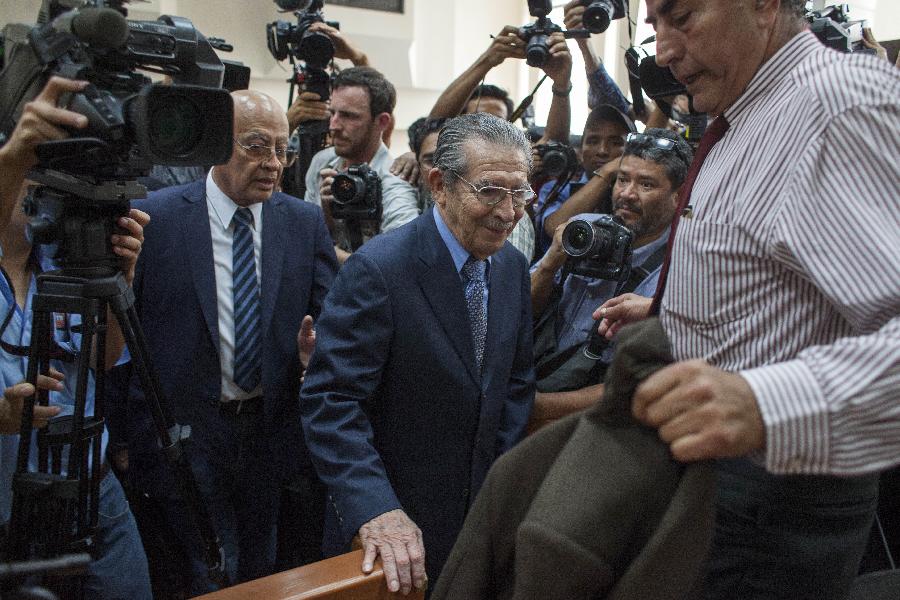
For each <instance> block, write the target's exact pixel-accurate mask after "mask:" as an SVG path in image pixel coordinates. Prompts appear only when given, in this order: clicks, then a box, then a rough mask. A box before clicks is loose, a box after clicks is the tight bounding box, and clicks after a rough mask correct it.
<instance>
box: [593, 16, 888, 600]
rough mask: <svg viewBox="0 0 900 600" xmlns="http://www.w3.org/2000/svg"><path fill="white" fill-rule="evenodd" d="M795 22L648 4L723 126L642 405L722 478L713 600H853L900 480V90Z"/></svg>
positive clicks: (671, 54)
mask: <svg viewBox="0 0 900 600" xmlns="http://www.w3.org/2000/svg"><path fill="white" fill-rule="evenodd" d="M803 5H804V2H802V1H801V0H647V8H648V11H647V17H648V18H647V20H648V22H649V23H651V24H652V25H653V26H654V28H655V29H656V31H657V52H658V54H657V61H658V63H659V64H661V65H662V66H668V67H670V68H671V69H672V71H673V73H674V75H675V76H676V77H677V78H678V79H679V80H680V81H681V82H682V83H684V84H685V85H686V87H687V91H688V93H689V94H691V95H692V96H693V99H694V106H695V108H696V109H697V110H700V111H705V112H707V113H709V114H711V115H716V116H719V117H722V118H724V119H725V120H726V121H727V124H728V127H727V128H726V130H725V133H724V136H723V137H722V138H721V140H720V141H718V143H716V144H715V145H714V146H713V147H712V149H711V151H710V152H709V154H708V155H707V157H706V159H705V162H703V165H702V168H701V169H700V171H699V174H698V176H697V178H696V181H695V182H694V184H693V187H692V191H691V192H690V194H691V195H690V204H691V208H690V210H689V211H686V212H685V213H684V215H683V217H682V218H681V220H680V224H679V225H678V228H677V230H676V231H675V237H674V247H673V253H672V261H671V271H670V273H669V277H668V285H667V286H666V288H665V293H664V296H663V298H662V304H661V313H660V315H661V318H662V321H663V325H664V327H665V329H666V331H667V333H668V335H669V337H670V339H671V342H672V346H673V353H674V355H675V357H676V359H678V360H679V361H680V362H678V363H676V364H675V365H672V366H670V367H669V368H667V369H663V370H661V371H660V372H658V373H657V374H655V375H654V376H653V377H651V378H649V379H648V380H647V381H646V382H644V384H643V385H642V386H641V387H640V388H639V389H638V391H637V393H636V395H635V403H634V413H635V415H636V416H637V417H638V418H639V419H640V420H642V421H643V422H644V423H646V424H648V425H651V426H653V427H657V428H658V429H659V434H660V437H661V438H662V439H663V440H665V441H666V442H667V443H669V444H670V446H671V449H672V453H673V455H674V456H675V457H676V458H677V459H679V460H682V461H692V460H701V459H719V460H720V469H719V472H720V478H719V494H718V504H719V510H718V516H717V531H716V539H715V541H714V545H713V550H712V551H711V553H710V560H709V574H708V577H707V590H706V594H707V597H708V598H742V599H743V598H763V597H764V598H841V597H843V595H842V594H843V593H844V592H845V591H846V589H847V587H848V586H849V584H850V582H851V581H852V578H853V577H854V576H855V574H856V569H857V566H858V563H859V558H860V555H861V554H862V550H863V547H864V545H865V542H866V539H867V535H868V531H869V527H870V523H871V520H872V515H873V511H874V505H875V498H876V493H877V479H876V477H877V475H876V473H877V472H878V471H879V470H883V469H885V468H887V467H890V466H892V465H894V464H897V463H898V462H900V317H898V315H900V276H898V273H900V252H898V251H897V250H898V248H900V209H898V198H900V183H898V182H900V168H898V164H897V161H896V157H897V156H898V155H900V147H898V135H897V133H898V131H900V105H898V98H900V72H898V71H897V70H895V69H894V67H892V66H891V65H889V63H887V62H885V61H879V60H877V59H875V58H874V57H870V56H860V55H844V54H839V53H837V52H834V51H831V50H827V49H825V48H824V47H823V46H822V45H821V44H820V43H819V41H818V40H817V39H816V38H815V37H814V36H813V34H811V33H810V32H809V31H807V30H806V24H805V21H804V20H803V18H802V13H803ZM603 310H605V313H604V314H603V315H602V316H604V317H606V319H607V320H608V322H607V323H605V324H604V326H601V328H608V327H610V326H612V327H613V329H615V327H616V326H617V325H618V323H616V322H615V321H616V320H621V319H622V318H623V317H625V314H624V313H629V312H630V314H631V315H634V314H635V313H636V312H640V311H635V310H633V306H631V305H629V304H628V303H622V304H621V305H618V306H611V307H606V308H605V309H603ZM645 310H646V307H645ZM625 318H627V317H625Z"/></svg>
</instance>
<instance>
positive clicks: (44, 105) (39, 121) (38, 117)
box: [2, 76, 87, 171]
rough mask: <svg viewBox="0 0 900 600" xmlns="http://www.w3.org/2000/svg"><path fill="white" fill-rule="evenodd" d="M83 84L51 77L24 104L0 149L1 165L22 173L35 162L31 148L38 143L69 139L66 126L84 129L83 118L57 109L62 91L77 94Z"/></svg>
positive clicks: (84, 83) (84, 122)
mask: <svg viewBox="0 0 900 600" xmlns="http://www.w3.org/2000/svg"><path fill="white" fill-rule="evenodd" d="M86 85H87V82H86V81H75V80H72V79H64V78H62V77H56V76H54V77H51V78H50V79H49V80H48V81H47V85H45V86H44V89H43V90H41V93H40V94H38V95H37V96H35V98H34V100H32V101H31V102H28V103H27V104H25V107H24V109H23V110H22V116H21V117H19V121H18V123H16V127H15V129H13V132H12V135H11V136H10V138H9V141H8V142H7V143H6V144H5V145H4V146H3V149H2V152H3V159H4V162H3V166H4V167H7V168H8V167H9V166H13V165H15V166H18V167H20V168H21V169H23V171H24V170H25V169H29V168H31V167H33V166H34V165H35V164H36V163H37V156H36V155H35V153H34V148H35V146H37V145H38V144H40V143H41V142H46V141H49V140H61V139H65V138H67V137H69V133H68V132H67V131H65V129H63V128H66V127H70V128H72V129H81V128H83V127H85V126H87V117H85V116H84V115H80V114H78V113H76V112H73V111H71V110H66V109H64V108H60V107H59V106H57V103H58V102H59V99H60V97H61V96H62V95H63V94H64V93H66V92H79V91H81V90H82V89H84V87H85V86H86Z"/></svg>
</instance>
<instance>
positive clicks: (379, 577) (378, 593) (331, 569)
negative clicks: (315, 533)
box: [199, 550, 425, 600]
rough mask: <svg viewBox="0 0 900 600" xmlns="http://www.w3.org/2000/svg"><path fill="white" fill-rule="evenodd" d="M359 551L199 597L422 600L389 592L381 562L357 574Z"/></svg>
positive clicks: (206, 599) (220, 599)
mask: <svg viewBox="0 0 900 600" xmlns="http://www.w3.org/2000/svg"><path fill="white" fill-rule="evenodd" d="M362 559H363V551H362V550H354V551H353V552H349V553H347V554H341V555H340V556H335V557H334V558H328V559H325V560H322V561H319V562H316V563H312V564H310V565H306V566H303V567H298V568H296V569H291V570H290V571H285V572H283V573H277V574H275V575H270V576H269V577H263V578H262V579H255V580H253V581H248V582H247V583H242V584H240V585H236V586H233V587H230V588H225V589H224V590H219V591H218V592H213V593H211V594H206V595H204V596H200V597H199V598H201V599H202V600H288V599H290V600H312V599H315V600H395V599H396V600H399V599H401V598H403V599H405V600H424V598H425V592H424V591H416V590H415V588H413V591H412V592H410V594H409V595H408V596H404V595H403V594H401V593H400V592H390V591H388V589H387V582H386V581H385V579H384V573H383V572H382V570H381V562H380V561H376V562H375V568H374V569H373V571H372V573H371V574H369V575H363V573H362V571H361V570H360V565H362Z"/></svg>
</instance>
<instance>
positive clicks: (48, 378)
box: [0, 369, 63, 434]
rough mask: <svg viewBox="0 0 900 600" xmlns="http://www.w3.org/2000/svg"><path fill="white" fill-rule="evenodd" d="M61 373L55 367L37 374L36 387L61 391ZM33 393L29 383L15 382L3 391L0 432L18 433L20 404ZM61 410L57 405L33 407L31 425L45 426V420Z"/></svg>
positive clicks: (20, 418) (0, 405)
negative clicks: (42, 373)
mask: <svg viewBox="0 0 900 600" xmlns="http://www.w3.org/2000/svg"><path fill="white" fill-rule="evenodd" d="M62 380H63V375H62V373H60V372H59V371H57V370H56V369H50V373H49V375H38V387H39V388H41V389H44V390H50V391H57V392H61V391H62V390H63V384H62ZM33 394H34V386H33V385H31V384H30V383H17V384H16V385H13V386H10V387H8V388H6V389H5V390H4V391H3V397H2V398H0V433H5V434H15V433H19V430H20V428H21V425H22V423H21V421H22V404H23V403H24V401H25V399H26V398H28V397H30V396H32V395H33ZM60 410H62V409H61V408H60V407H59V406H38V405H35V407H34V416H33V419H32V421H31V424H32V426H34V427H36V428H38V429H41V428H43V427H46V426H47V421H48V420H50V419H51V418H53V417H55V416H56V415H58V414H59V411H60Z"/></svg>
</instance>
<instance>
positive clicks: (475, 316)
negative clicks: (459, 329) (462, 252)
mask: <svg viewBox="0 0 900 600" xmlns="http://www.w3.org/2000/svg"><path fill="white" fill-rule="evenodd" d="M486 269H487V261H485V260H477V259H475V257H473V256H470V257H469V259H468V260H467V261H466V263H465V264H464V265H463V268H462V274H463V277H465V280H466V288H465V293H466V308H467V309H468V313H469V327H471V328H472V344H473V346H474V348H475V364H476V365H478V371H479V372H480V371H481V366H482V364H483V363H484V340H485V338H486V337H487V310H486V309H485V306H484V294H485V289H486V282H485V271H486Z"/></svg>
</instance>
